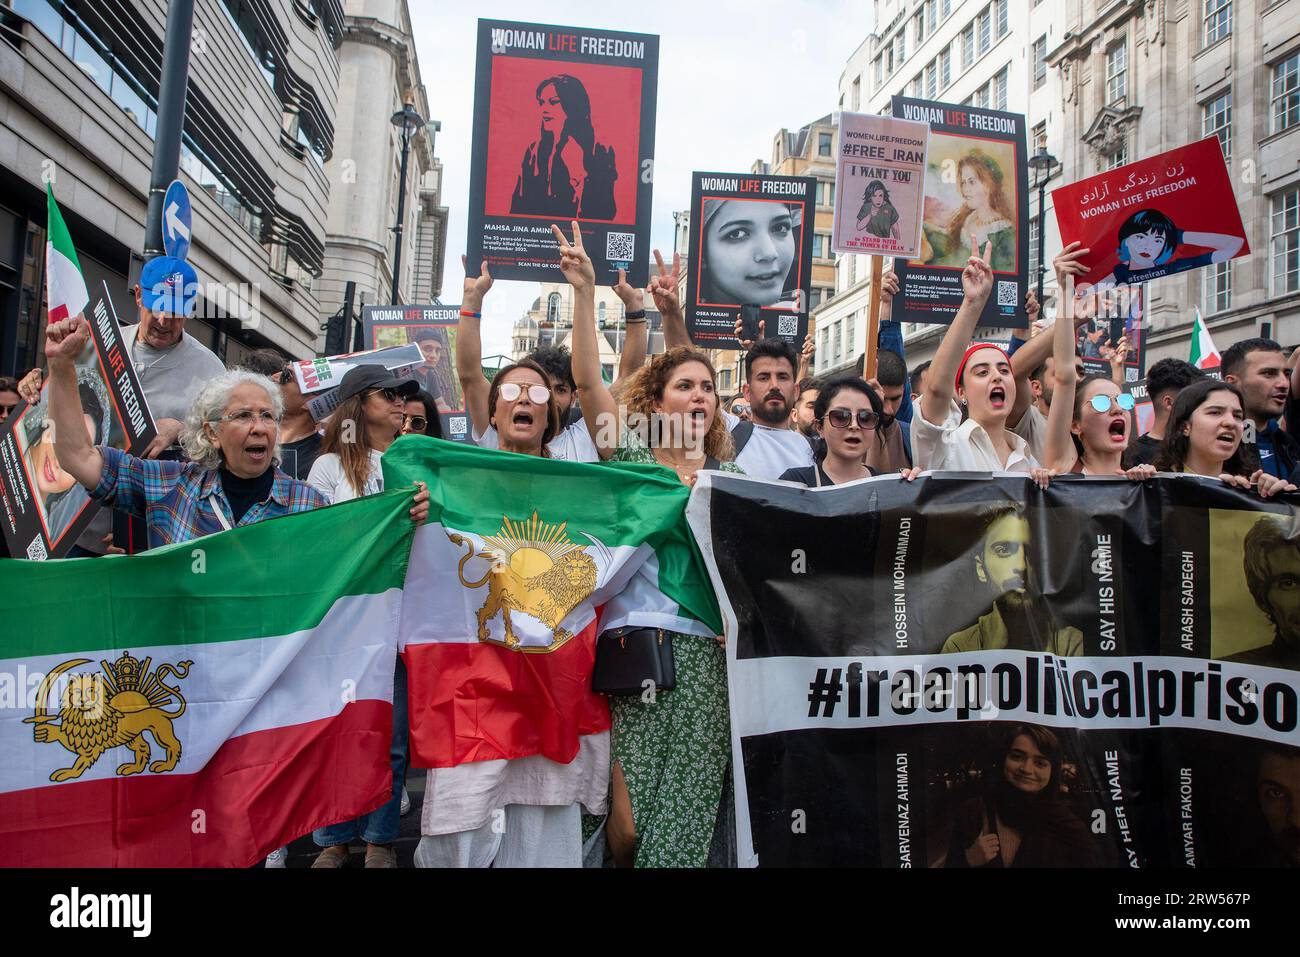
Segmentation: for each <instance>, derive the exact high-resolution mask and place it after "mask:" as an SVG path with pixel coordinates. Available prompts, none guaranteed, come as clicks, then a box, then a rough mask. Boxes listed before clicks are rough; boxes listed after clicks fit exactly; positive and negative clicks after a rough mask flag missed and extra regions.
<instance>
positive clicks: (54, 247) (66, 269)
mask: <svg viewBox="0 0 1300 957" xmlns="http://www.w3.org/2000/svg"><path fill="white" fill-rule="evenodd" d="M45 204H46V208H47V219H48V222H47V224H46V227H47V239H46V242H45V292H46V302H48V303H49V311H50V322H59V321H60V320H63V319H68V318H70V317H72V316H75V315H77V314H78V313H80V312H81V311H82V310H83V309H85V308H86V304H87V303H88V302H90V294H89V293H87V292H86V281H85V279H83V278H82V276H81V263H80V262H78V261H77V250H76V249H75V248H73V245H72V236H71V235H69V234H68V227H67V225H66V224H65V223H64V222H63V214H62V213H61V212H59V204H58V203H56V202H55V201H54V190H53V188H52V187H51V186H49V185H48V184H47V185H46V187H45Z"/></svg>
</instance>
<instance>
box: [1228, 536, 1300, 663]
mask: <svg viewBox="0 0 1300 957" xmlns="http://www.w3.org/2000/svg"><path fill="white" fill-rule="evenodd" d="M1241 547H1242V552H1243V564H1244V566H1245V571H1246V585H1247V586H1248V587H1249V588H1250V594H1251V597H1252V598H1254V599H1255V604H1256V605H1258V606H1259V610H1260V611H1262V612H1263V613H1264V614H1265V615H1267V616H1268V620H1269V621H1271V622H1272V623H1273V635H1274V637H1273V641H1272V643H1271V644H1267V645H1264V646H1262V647H1260V648H1251V649H1249V650H1247V651H1241V652H1238V653H1237V654H1235V655H1229V656H1228V658H1227V660H1228V661H1238V662H1242V663H1244V664H1251V665H1265V666H1266V667H1269V668H1291V669H1294V670H1300V541H1298V540H1297V538H1295V537H1288V536H1287V527H1286V525H1285V524H1284V523H1283V520H1282V519H1281V518H1279V517H1276V516H1272V515H1269V516H1265V517H1264V518H1261V519H1260V520H1259V521H1257V522H1256V523H1255V524H1254V525H1252V526H1251V529H1250V531H1249V532H1247V533H1246V537H1245V539H1244V540H1243V541H1242V546H1241Z"/></svg>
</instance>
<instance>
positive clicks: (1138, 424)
mask: <svg viewBox="0 0 1300 957" xmlns="http://www.w3.org/2000/svg"><path fill="white" fill-rule="evenodd" d="M1121 388H1122V389H1123V390H1124V391H1125V392H1127V393H1128V394H1129V395H1131V396H1133V424H1134V426H1135V428H1134V430H1133V434H1134V435H1146V434H1147V433H1148V432H1150V431H1151V427H1152V426H1154V425H1155V424H1156V410H1155V403H1154V402H1152V401H1151V394H1150V393H1149V392H1148V391H1147V380H1146V377H1145V376H1143V378H1141V379H1137V380H1136V381H1132V382H1125V383H1124V385H1123V386H1121Z"/></svg>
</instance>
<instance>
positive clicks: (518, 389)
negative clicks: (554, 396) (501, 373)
mask: <svg viewBox="0 0 1300 957" xmlns="http://www.w3.org/2000/svg"><path fill="white" fill-rule="evenodd" d="M523 393H524V387H523V386H522V385H520V384H519V383H518V382H504V383H502V384H501V393H500V395H501V398H503V399H505V400H506V401H507V402H514V401H515V400H516V399H518V398H519V397H520V396H521V395H523ZM550 398H551V390H550V389H548V388H546V386H544V385H530V386H529V387H528V399H529V401H530V402H532V403H533V404H534V405H545V404H546V403H547V402H548V401H549V400H550Z"/></svg>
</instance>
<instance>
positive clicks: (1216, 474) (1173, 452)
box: [1156, 378, 1296, 498]
mask: <svg viewBox="0 0 1300 957" xmlns="http://www.w3.org/2000/svg"><path fill="white" fill-rule="evenodd" d="M1244 423H1245V412H1244V411H1243V405H1242V400H1241V391H1240V390H1239V389H1238V388H1237V387H1236V386H1235V385H1233V384H1232V383H1231V382H1224V381H1222V380H1220V379H1208V378H1207V379H1202V380H1200V381H1197V382H1193V383H1192V384H1191V385H1189V386H1187V387H1186V388H1185V389H1183V391H1182V392H1180V393H1178V398H1177V400H1175V402H1174V407H1173V410H1172V411H1171V412H1170V413H1169V424H1168V425H1167V426H1165V440H1164V442H1163V443H1161V446H1160V452H1159V454H1158V455H1157V456H1156V470H1157V471H1160V472H1186V473H1189V474H1191V475H1204V476H1206V477H1209V478H1221V479H1223V481H1225V482H1227V483H1228V484H1229V485H1235V486H1237V487H1238V488H1242V489H1245V490H1247V491H1250V490H1251V489H1252V488H1255V489H1256V490H1257V491H1258V492H1259V495H1260V497H1261V498H1271V497H1272V496H1274V495H1276V494H1278V493H1279V492H1294V491H1295V490H1296V487H1295V486H1294V485H1292V484H1291V483H1290V482H1287V481H1285V480H1283V479H1280V478H1277V477H1276V476H1274V475H1269V474H1268V473H1267V472H1265V471H1264V470H1263V469H1257V470H1256V471H1255V472H1254V474H1250V473H1248V472H1247V471H1246V466H1245V464H1244V460H1243V459H1242V455H1241V438H1242V433H1243V431H1244Z"/></svg>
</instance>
